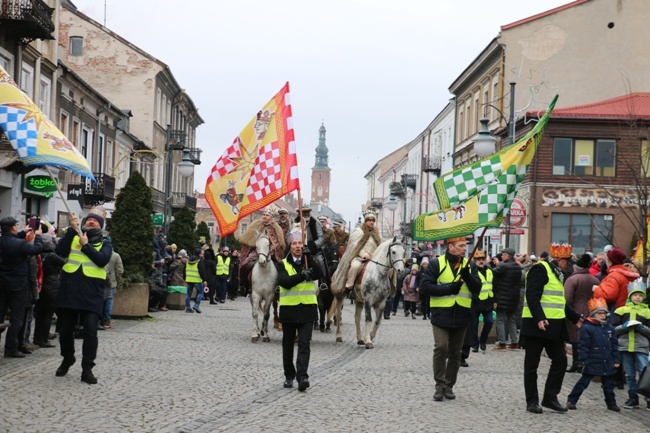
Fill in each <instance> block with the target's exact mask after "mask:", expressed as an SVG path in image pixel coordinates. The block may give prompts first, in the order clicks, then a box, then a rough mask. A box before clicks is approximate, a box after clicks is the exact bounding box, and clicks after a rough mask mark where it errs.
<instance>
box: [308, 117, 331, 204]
mask: <svg viewBox="0 0 650 433" xmlns="http://www.w3.org/2000/svg"><path fill="white" fill-rule="evenodd" d="M326 132H327V130H326V129H325V124H324V123H323V124H321V126H320V129H319V130H318V146H317V147H316V164H315V165H314V167H313V168H312V169H311V202H312V203H323V204H328V203H329V201H330V168H329V166H328V165H327V160H328V156H327V154H328V152H329V150H328V149H327V146H326V145H325V133H326Z"/></svg>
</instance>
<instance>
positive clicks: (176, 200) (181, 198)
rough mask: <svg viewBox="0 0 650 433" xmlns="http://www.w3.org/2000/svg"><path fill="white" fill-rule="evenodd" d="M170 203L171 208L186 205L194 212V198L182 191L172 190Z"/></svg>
mask: <svg viewBox="0 0 650 433" xmlns="http://www.w3.org/2000/svg"><path fill="white" fill-rule="evenodd" d="M170 203H171V206H172V208H182V207H187V208H189V209H190V210H193V211H194V212H196V198H195V197H192V196H191V195H189V194H186V193H184V192H173V193H172V195H171V198H170Z"/></svg>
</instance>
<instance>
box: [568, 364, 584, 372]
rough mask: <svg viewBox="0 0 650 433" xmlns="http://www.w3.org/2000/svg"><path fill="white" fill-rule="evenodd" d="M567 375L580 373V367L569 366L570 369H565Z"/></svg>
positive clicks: (575, 365) (578, 365)
mask: <svg viewBox="0 0 650 433" xmlns="http://www.w3.org/2000/svg"><path fill="white" fill-rule="evenodd" d="M566 372H567V373H576V372H577V373H582V365H580V364H571V367H569V368H567V370H566Z"/></svg>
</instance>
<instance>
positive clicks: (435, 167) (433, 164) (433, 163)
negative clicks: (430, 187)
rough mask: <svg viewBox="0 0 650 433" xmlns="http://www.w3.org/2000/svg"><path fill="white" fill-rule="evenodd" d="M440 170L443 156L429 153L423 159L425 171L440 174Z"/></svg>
mask: <svg viewBox="0 0 650 433" xmlns="http://www.w3.org/2000/svg"><path fill="white" fill-rule="evenodd" d="M440 170H442V158H441V157H440V156H432V155H429V156H425V157H424V158H423V159H422V171H423V172H425V173H433V174H435V175H436V176H440Z"/></svg>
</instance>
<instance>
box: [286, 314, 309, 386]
mask: <svg viewBox="0 0 650 433" xmlns="http://www.w3.org/2000/svg"><path fill="white" fill-rule="evenodd" d="M312 327H313V322H306V323H282V364H283V365H284V377H285V378H287V379H297V380H298V381H301V380H303V379H308V378H309V375H308V374H307V369H308V368H309V356H310V354H311V348H310V347H309V343H310V341H311V332H312ZM296 334H298V356H296V364H295V366H294V364H293V345H294V342H295V340H296Z"/></svg>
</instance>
